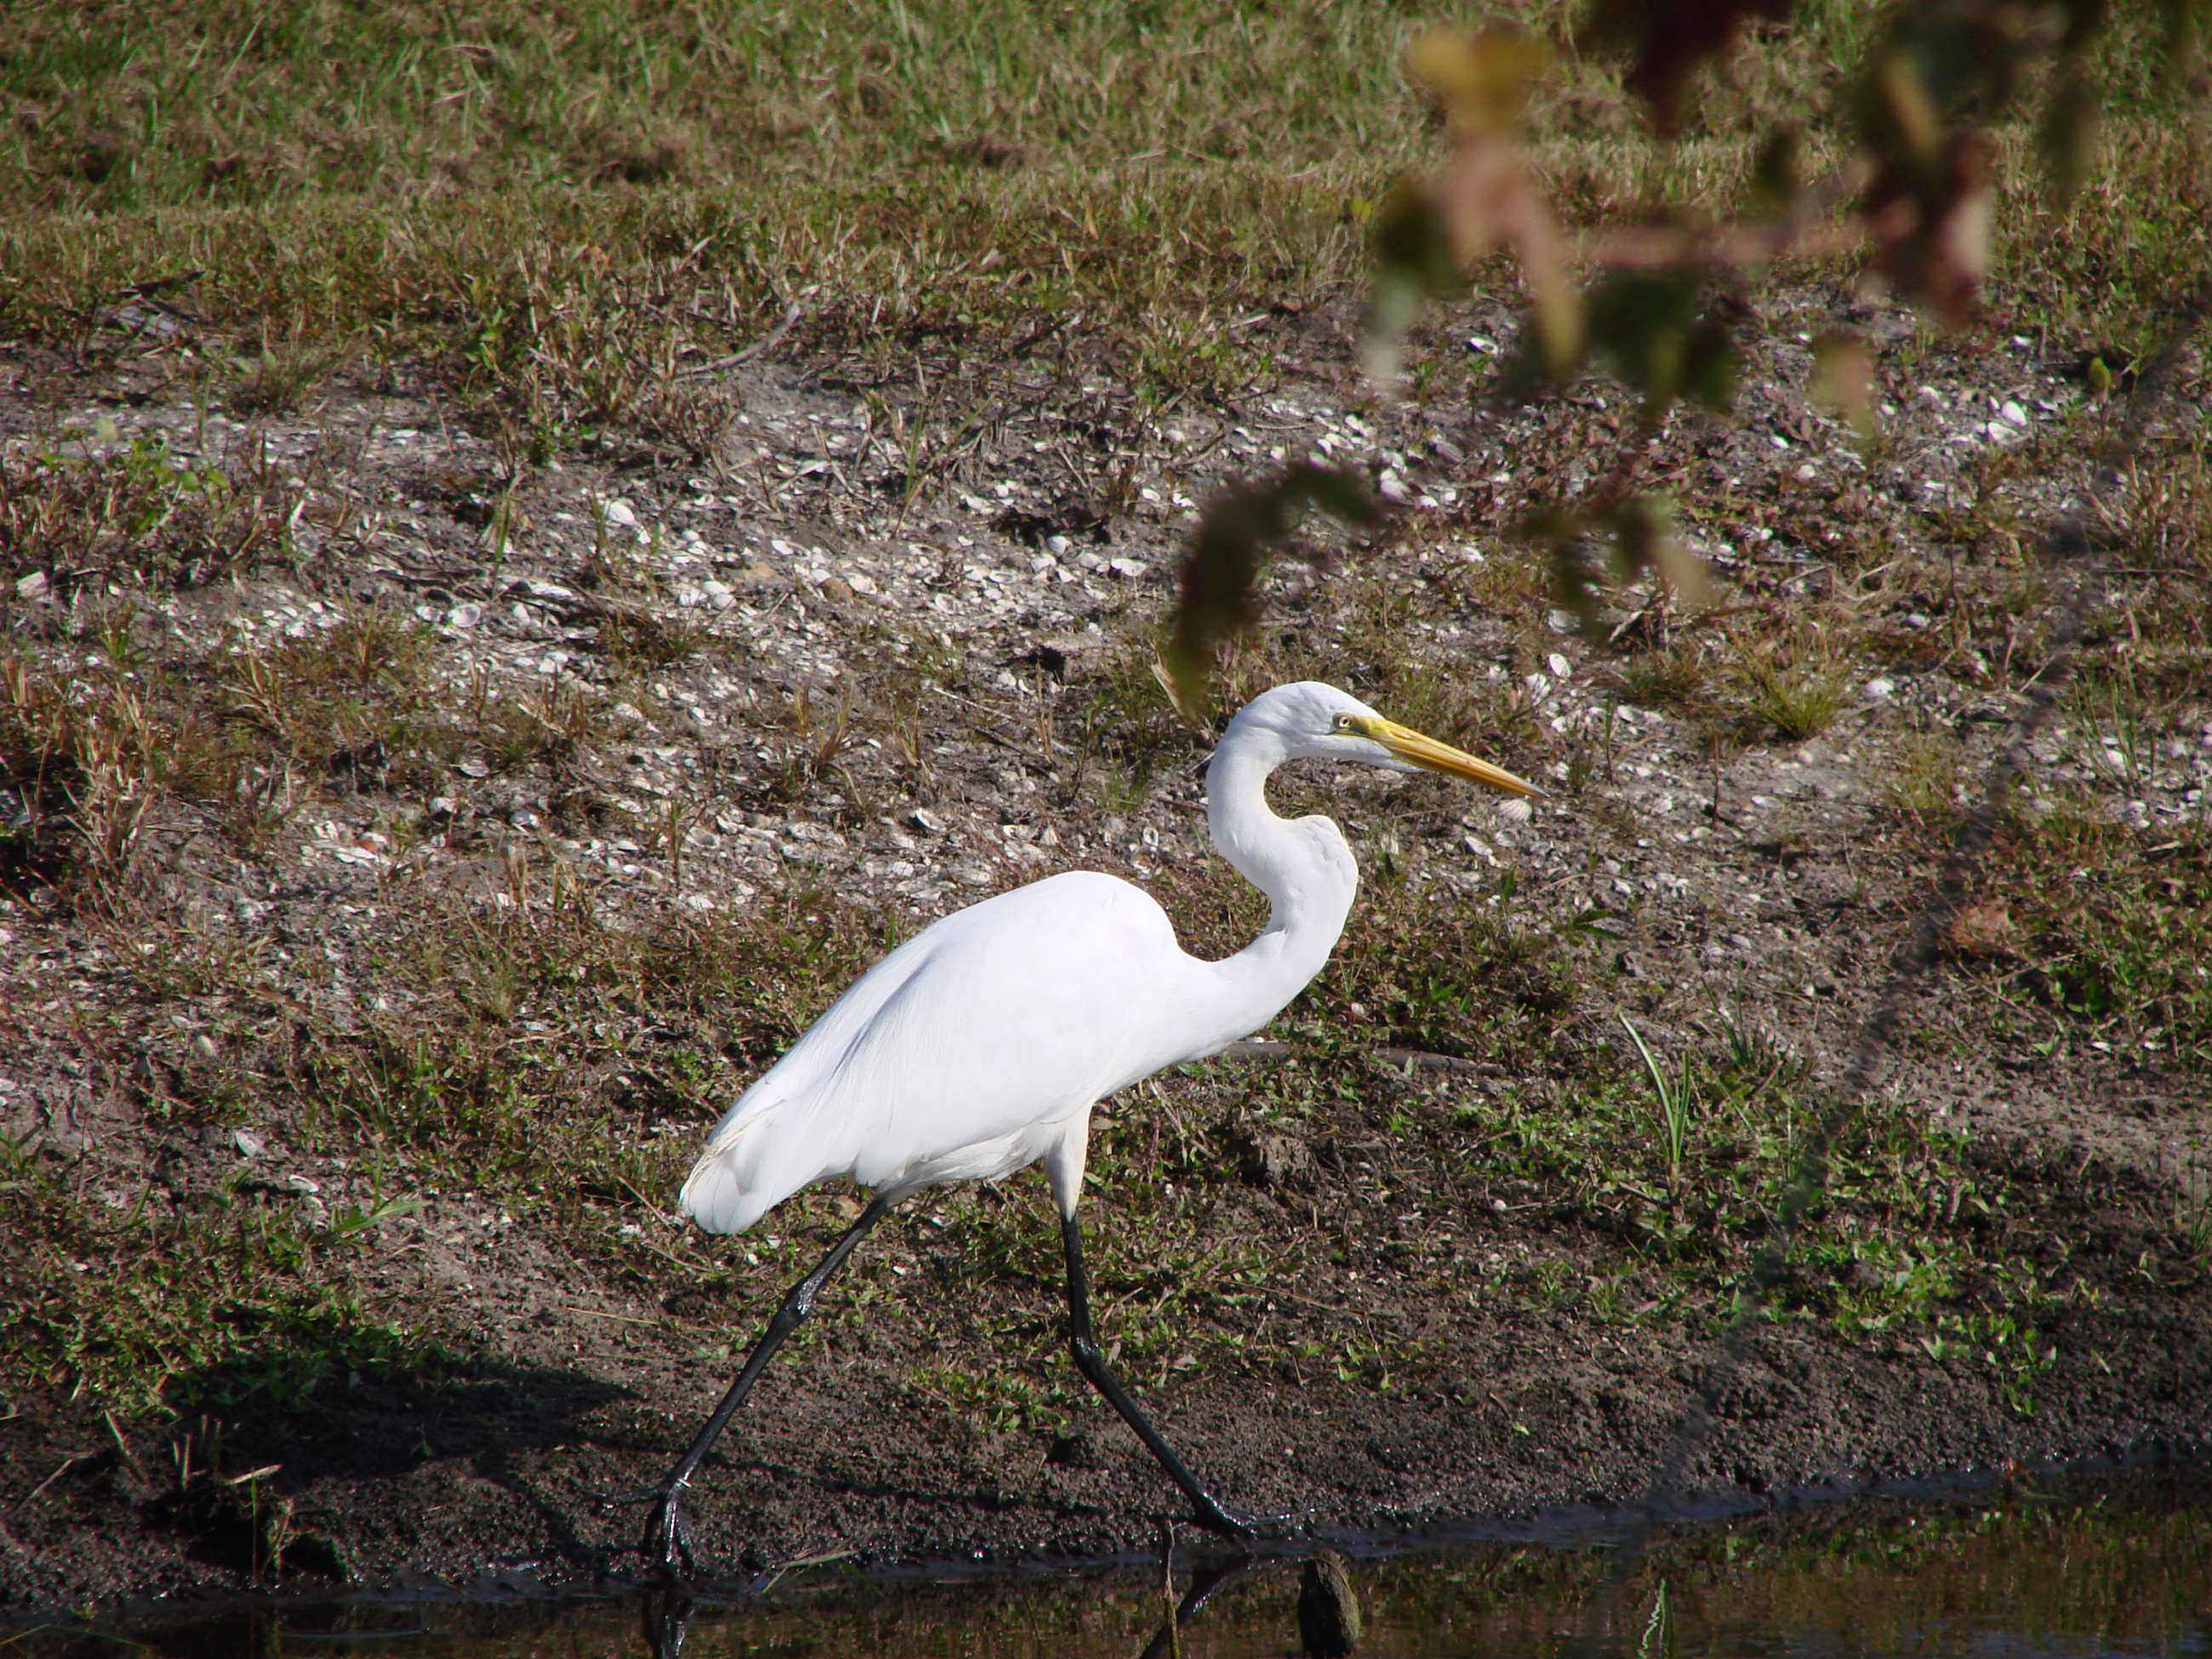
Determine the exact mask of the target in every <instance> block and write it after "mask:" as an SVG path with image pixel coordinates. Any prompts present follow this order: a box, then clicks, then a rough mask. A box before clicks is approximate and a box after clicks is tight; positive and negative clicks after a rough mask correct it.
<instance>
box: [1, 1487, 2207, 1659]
mask: <svg viewBox="0 0 2212 1659" xmlns="http://www.w3.org/2000/svg"><path fill="white" fill-rule="evenodd" d="M2207 1490H2208V1489H2207V1486H2206V1483H2205V1480H2204V1479H2203V1477H2198V1478H2197V1480H2189V1481H2184V1480H2179V1479H2177V1478H2175V1477H2172V1476H2167V1477H2161V1478H2157V1479H2144V1478H2137V1479H2136V1480H2131V1481H2129V1482H2126V1483H2122V1484H2118V1485H2109V1484H2108V1485H2105V1486H2071V1487H2069V1488H2066V1489H2064V1490H2063V1491H2060V1492H2052V1493H2045V1494H2042V1495H2038V1494H2034V1493H2015V1494H2011V1495H2008V1497H2007V1498H2005V1499H2004V1500H2003V1501H2002V1502H2001V1503H1998V1502H1993V1501H1987V1500H1984V1501H1982V1502H1971V1503H1970V1502H1952V1503H1949V1504H1940V1505H1938V1504H1855V1505H1850V1506H1848V1507H1846V1506H1837V1507H1832V1508H1828V1509H1824V1510H1805V1511H1800V1512H1798V1513H1797V1514H1796V1515H1795V1516H1762V1517H1759V1518H1756V1519H1753V1520H1744V1521H1738V1522H1732V1523H1729V1524H1728V1525H1725V1526H1711V1527H1704V1528H1696V1529H1692V1530H1684V1531H1680V1532H1678V1533H1676V1534H1672V1535H1669V1536H1667V1537H1664V1538H1662V1540H1661V1541H1659V1542H1658V1543H1657V1545H1656V1547H1654V1548H1653V1549H1652V1551H1651V1552H1650V1554H1649V1555H1648V1556H1647V1557H1645V1558H1644V1559H1643V1560H1642V1561H1641V1562H1640V1563H1639V1564H1638V1566H1637V1568H1636V1570H1635V1571H1633V1572H1632V1574H1631V1575H1630V1576H1629V1577H1628V1578H1627V1580H1626V1583H1623V1584H1622V1585H1620V1587H1619V1589H1618V1591H1617V1592H1612V1590H1611V1586H1610V1580H1611V1578H1612V1576H1613V1574H1612V1562H1611V1558H1610V1557H1609V1555H1608V1554H1607V1553H1606V1551H1605V1550H1604V1549H1603V1548H1602V1547H1601V1540H1600V1539H1597V1538H1595V1537H1592V1536H1589V1535H1584V1536H1582V1537H1580V1538H1578V1539H1569V1540H1568V1541H1565V1542H1564V1543H1557V1542H1547V1543H1541V1544H1540V1543H1533V1542H1518V1543H1500V1542H1488V1543H1468V1544H1463V1545H1461V1546H1458V1547H1450V1548H1444V1547H1435V1548H1428V1549H1424V1550H1421V1551H1419V1552H1410V1551H1407V1552H1401V1553H1395V1554H1377V1553H1374V1552H1373V1551H1368V1552H1364V1553H1363V1552H1358V1551H1354V1552H1350V1555H1351V1559H1350V1560H1349V1561H1348V1562H1345V1563H1340V1564H1339V1565H1338V1566H1337V1567H1335V1568H1334V1569H1330V1568H1327V1567H1324V1566H1323V1565H1321V1564H1320V1563H1319V1562H1318V1561H1311V1562H1310V1561H1306V1560H1301V1559H1261V1560H1259V1561H1242V1560H1235V1559H1227V1560H1221V1559H1216V1560H1210V1561H1200V1562H1197V1563H1195V1564H1193V1563H1187V1562H1185V1561H1183V1560H1182V1559H1180V1558H1178V1559H1176V1561H1175V1563H1174V1564H1173V1571H1172V1576H1171V1577H1163V1574H1162V1571H1161V1568H1160V1566H1159V1565H1158V1564H1155V1565H1152V1566H1151V1567H1149V1568H1146V1569H1143V1570H1136V1569H1123V1570H1118V1571H1081V1572H1054V1573H1050V1574H1047V1573H1043V1572H1039V1573H1036V1574H1035V1575H1032V1576H1030V1577H1025V1578H1012V1579H1010V1578H1005V1577H1001V1578H996V1579H988V1578H979V1577H972V1576H954V1577H945V1578H942V1579H936V1580H933V1579H929V1578H927V1577H920V1576H916V1577H910V1578H908V1579H904V1580H901V1581H897V1582H892V1583H885V1582H883V1581H880V1580H878V1581H867V1580H862V1579H860V1578H857V1577H851V1576H843V1577H841V1576H839V1575H837V1574H836V1573H835V1572H821V1573H817V1576H816V1577H812V1578H811V1579H808V1580H805V1581H803V1582H799V1581H794V1580H792V1579H787V1580H785V1581H783V1582H782V1583H779V1584H777V1585H776V1586H775V1589H773V1590H772V1591H770V1592H769V1594H767V1595H764V1596H758V1597H753V1598H748V1599H739V1600H729V1601H715V1600H714V1599H713V1598H711V1597H704V1596H702V1597H700V1598H698V1599H696V1600H693V1599H689V1598H685V1597H682V1596H675V1595H670V1594H668V1593H666V1592H654V1593H653V1594H651V1595H645V1596H641V1597H637V1598H633V1599H631V1600H629V1601H621V1602H610V1601H594V1602H588V1603H581V1604H579V1603H574V1602H568V1603H556V1602H550V1601H527V1602H516V1601H510V1602H509V1603H508V1604H507V1605H503V1606H492V1605H486V1604H483V1603H481V1602H469V1601H414V1602H411V1603H404V1604H396V1603H394V1602H392V1601H349V1602H342V1603H336V1604H325V1605H324V1606H320V1607H309V1606H302V1605H297V1604H294V1605H282V1606H277V1607H268V1606H261V1607H237V1608H232V1609H229V1610H226V1611H224V1612H222V1613H219V1614H215V1615H210V1616H204V1617H201V1618H198V1619H197V1620H188V1621H171V1622H167V1623H147V1624H143V1625H139V1626H135V1627H132V1628H130V1629H128V1630H125V1631H115V1630H112V1629H111V1630H98V1631H96V1630H94V1629H93V1628H90V1627H88V1626H75V1627H73V1628H70V1629H68V1630H59V1629H53V1628H48V1629H46V1630H42V1631H39V1632H23V1631H20V1630H18V1631H13V1632H9V1631H6V1630H0V1652H4V1655H5V1656H6V1659H17V1656H23V1659H32V1656H37V1659H47V1656H62V1655H67V1656H70V1659H75V1656H77V1655H80V1654H84V1655H89V1654H94V1653H100V1654H115V1653H118V1652H120V1651H126V1650H129V1649H126V1648H123V1647H118V1645H117V1640H118V1638H124V1639H127V1641H128V1643H129V1644H131V1647H132V1648H136V1649H137V1650H139V1651H147V1650H151V1651H154V1652H159V1653H165V1654H174V1655H178V1656H193V1659H200V1656H213V1655H222V1656H226V1659H228V1656H232V1655H269V1656H278V1655H284V1656H298V1655H302V1654H338V1653H369V1654H376V1655H386V1654H389V1655H392V1656H395V1659H420V1656H431V1655H436V1656H452V1659H524V1656H530V1659H537V1656H548V1655H556V1654H557V1655H563V1656H570V1655H593V1656H596V1655H621V1656H625V1659H630V1656H639V1655H665V1656H671V1659H674V1656H681V1659H735V1656H739V1655H746V1656H759V1655H774V1656H783V1659H805V1656H817V1655H818V1656H825V1659H826V1656H830V1655H838V1656H843V1655H856V1654H866V1655H882V1656H885V1659H924V1656H927V1659H966V1656H973V1659H1015V1656H1018V1655H1027V1654H1054V1655H1066V1656H1074V1659H1109V1656H1110V1659H1130V1656H1139V1659H1169V1656H1191V1659H1198V1656H1207V1659H1259V1656H1268V1659H1282V1656H1285V1655H1295V1654H1299V1653H1306V1652H1314V1653H1320V1652H1329V1653H1333V1654H1337V1655H1341V1654H1342V1653H1343V1652H1344V1651H1346V1650H1345V1649H1344V1648H1343V1647H1342V1646H1337V1647H1330V1646H1328V1645H1327V1644H1328V1642H1330V1641H1331V1640H1332V1639H1340V1638H1342V1637H1343V1636H1344V1634H1345V1632H1343V1631H1341V1630H1340V1631H1338V1632H1336V1633H1335V1636H1334V1638H1333V1637H1332V1635H1331V1632H1329V1630H1328V1628H1327V1625H1328V1620H1327V1618H1326V1615H1325V1613H1324V1612H1323V1610H1322V1609H1321V1608H1319V1607H1317V1606H1316V1601H1315V1599H1314V1598H1315V1596H1316V1595H1317V1594H1323V1595H1325V1594H1326V1586H1327V1583H1328V1579H1329V1577H1331V1574H1332V1572H1334V1573H1335V1574H1338V1575H1340V1576H1341V1578H1342V1583H1341V1584H1340V1587H1339V1588H1340V1590H1349V1592H1350V1594H1351V1599H1352V1601H1356V1602H1357V1603H1358V1605H1359V1607H1360V1609H1361V1613H1362V1614H1363V1615H1364V1616H1363V1618H1362V1619H1361V1620H1360V1626H1361V1628H1360V1629H1359V1631H1358V1636H1357V1642H1356V1647H1355V1648H1353V1649H1352V1651H1356V1652H1357V1654H1358V1655H1359V1656H1362V1659H1379V1656H1397V1659H1431V1656H1436V1659H1441V1656H1447V1655H1449V1656H1454V1659H1458V1656H1467V1655H1475V1654H1482V1655H1492V1654H1513V1655H1529V1656H1542V1659H1580V1656H1583V1655H1585V1654H1587V1655H1590V1656H1595V1659H1691V1656H1702V1655H1722V1654H1727V1655H1743V1654H1752V1655H1766V1654H1774V1655H1790V1656H1828V1655H1836V1656H1856V1655H1873V1654H1911V1655H1914V1656H1927V1659H1944V1656H1957V1659H1966V1656H1974V1659H1980V1656H1984V1655H1995V1654H2002V1655H2004V1656H2008V1659H2011V1656H2022V1659H2029V1656H2044V1655H2048V1656H2053V1659H2060V1656H2063V1659H2087V1656H2093V1655H2111V1656H2116V1659H2139V1656H2140V1659H2153V1656H2155V1659H2168V1656H2171V1659H2182V1656H2205V1655H2212V1616H2208V1613H2207V1611H2206V1610H2207V1608H2208V1607H2212V1498H2208V1495H2207ZM1316 1581H1318V1582H1319V1583H1321V1584H1322V1586H1323V1589H1322V1590H1320V1591H1316V1589H1315V1585H1316ZM1340 1623H1348V1621H1342V1620H1340Z"/></svg>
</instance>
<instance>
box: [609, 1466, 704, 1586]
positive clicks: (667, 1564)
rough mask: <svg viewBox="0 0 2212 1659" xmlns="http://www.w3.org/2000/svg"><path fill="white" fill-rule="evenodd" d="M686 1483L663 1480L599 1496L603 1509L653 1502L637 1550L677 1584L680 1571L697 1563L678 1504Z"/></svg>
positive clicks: (680, 1504)
mask: <svg viewBox="0 0 2212 1659" xmlns="http://www.w3.org/2000/svg"><path fill="white" fill-rule="evenodd" d="M690 1484H691V1483H690V1481H689V1480H666V1481H663V1482H662V1483H661V1484H660V1485H659V1486H643V1487H641V1488H639V1489H638V1490H637V1491H635V1492H609V1493H605V1494H603V1495H602V1496H601V1497H600V1498H599V1503H600V1505H601V1507H603V1508H606V1509H613V1508H615V1507H617V1505H621V1504H652V1505H653V1511H652V1513H651V1514H649V1515H648V1516H646V1521H645V1536H644V1537H643V1539H641V1541H639V1544H638V1547H637V1553H639V1554H640V1555H641V1556H643V1557H644V1558H645V1559H646V1562H647V1565H652V1566H657V1567H659V1569H660V1571H662V1572H663V1573H665V1574H666V1575H667V1576H668V1577H670V1578H671V1579H672V1580H674V1581H675V1582H677V1583H683V1582H684V1574H685V1573H686V1572H687V1571H690V1570H691V1569H692V1568H693V1567H695V1566H696V1562H697V1558H696V1554H695V1553H694V1552H693V1549H692V1544H691V1523H690V1522H689V1521H687V1520H686V1519H684V1506H683V1503H682V1498H683V1496H684V1492H685V1491H686V1490H687V1489H688V1488H689V1487H690Z"/></svg>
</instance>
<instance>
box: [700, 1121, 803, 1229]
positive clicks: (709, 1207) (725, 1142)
mask: <svg viewBox="0 0 2212 1659" xmlns="http://www.w3.org/2000/svg"><path fill="white" fill-rule="evenodd" d="M782 1105H783V1103H782V1102H781V1101H778V1102H776V1103H774V1104H772V1105H769V1106H768V1107H766V1108H763V1109H758V1110H755V1111H750V1112H748V1113H746V1114H745V1115H744V1116H742V1117H737V1118H734V1119H733V1121H730V1122H728V1123H726V1124H725V1125H724V1126H723V1127H722V1128H721V1129H720V1130H719V1131H718V1132H717V1133H715V1135H714V1139H711V1140H709V1141H708V1143H707V1150H706V1151H705V1152H702V1153H701V1154H700V1156H699V1161H698V1162H697V1163H696V1164H693V1165H692V1166H691V1173H690V1176H688V1177H687V1178H686V1179H685V1181H684V1191H683V1194H682V1196H681V1197H680V1198H679V1199H678V1203H679V1204H680V1205H681V1206H682V1208H683V1211H684V1214H686V1215H688V1216H690V1218H692V1219H693V1220H694V1221H696V1222H697V1223H698V1224H699V1225H700V1226H702V1227H703V1228H704V1229H705V1230H706V1231H708V1232H710V1233H741V1232H744V1231H745V1230H746V1229H747V1228H749V1227H750V1226H751V1225H753V1223H755V1222H756V1221H758V1220H759V1219H760V1218H762V1217H763V1216H764V1215H766V1214H767V1213H768V1212H769V1211H770V1210H772V1209H774V1208H775V1206H777V1205H779V1204H781V1203H782V1202H783V1200H785V1199H787V1198H788V1197H790V1196H791V1195H792V1194H793V1193H795V1192H797V1191H798V1190H799V1188H801V1187H804V1186H805V1184H806V1183H807V1182H809V1181H811V1180H812V1179H813V1178H814V1175H815V1173H816V1172H815V1171H813V1170H806V1171H804V1172H798V1171H791V1170H782V1169H779V1168H777V1167H775V1163H776V1160H775V1158H773V1156H772V1154H773V1152H775V1147H776V1145H777V1143H778V1139H779V1138H778V1137H777V1136H775V1135H763V1134H762V1133H759V1131H760V1130H761V1129H762V1128H763V1127H765V1126H766V1125H767V1124H768V1123H769V1122H770V1121H773V1120H774V1119H775V1117H776V1116H777V1115H778V1113H779V1109H781V1106H782Z"/></svg>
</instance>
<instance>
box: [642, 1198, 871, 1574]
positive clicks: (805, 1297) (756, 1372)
mask: <svg viewBox="0 0 2212 1659" xmlns="http://www.w3.org/2000/svg"><path fill="white" fill-rule="evenodd" d="M890 1207H891V1200H890V1199H888V1198H878V1199H876V1200H872V1202H871V1203H870V1204H869V1206H868V1207H867V1208H866V1209H865V1210H863V1211H861V1212H860V1219H859V1220H858V1221H855V1222H854V1224H853V1225H851V1226H850V1227H849V1228H848V1229H847V1230H846V1231H845V1236H844V1237H842V1238H841V1239H839V1240H838V1241H837V1242H836V1243H835V1244H832V1245H831V1246H830V1247H829V1254H828V1255H825V1256H823V1258H822V1261H821V1262H820V1263H819V1265H817V1267H815V1269H814V1271H813V1272H812V1273H809V1274H807V1275H806V1277H805V1278H804V1279H800V1280H799V1283H797V1284H796V1285H793V1286H792V1287H791V1291H790V1293H789V1294H788V1295H787V1296H786V1297H784V1298H783V1305H782V1306H781V1307H780V1308H778V1309H777V1310H775V1315H774V1316H773V1317H771V1318H770V1319H769V1322H768V1329H767V1330H766V1331H765V1332H763V1334H762V1335H761V1340H759V1341H758V1342H757V1343H756V1344H755V1345H754V1346H753V1351H752V1352H751V1353H750V1354H748V1355H746V1356H745V1363H744V1369H743V1370H740V1371H739V1372H738V1376H737V1380H736V1381H735V1382H733V1383H731V1384H730V1391H729V1392H728V1393H727V1394H726V1395H723V1396H722V1403H721V1404H720V1405H719V1406H717V1407H714V1415H713V1416H712V1417H710V1418H708V1419H707V1423H706V1426H705V1427H703V1428H702V1429H701V1430H700V1431H699V1433H698V1436H697V1437H696V1438H695V1439H694V1440H693V1441H692V1442H691V1444H690V1446H689V1447H688V1448H687V1449H685V1451H684V1455H683V1456H682V1457H680V1458H678V1460H677V1461H676V1467H675V1468H672V1469H671V1470H669V1472H668V1476H667V1478H666V1479H665V1480H663V1481H662V1482H661V1483H660V1484H659V1486H649V1487H647V1489H646V1490H645V1491H644V1492H637V1493H634V1494H632V1495H633V1496H634V1497H635V1498H638V1499H639V1500H641V1501H644V1500H648V1499H649V1500H653V1515H652V1517H651V1518H650V1519H649V1520H647V1522H646V1525H645V1541H644V1542H643V1543H642V1544H641V1546H640V1549H641V1553H643V1554H644V1556H645V1558H646V1559H647V1560H648V1561H655V1560H657V1561H659V1563H660V1565H662V1566H663V1567H664V1568H665V1569H666V1570H667V1571H669V1572H671V1573H673V1572H675V1571H677V1570H678V1555H679V1553H680V1554H681V1555H683V1556H685V1557H688V1556H689V1555H690V1553H691V1528H690V1525H689V1523H687V1522H685V1521H684V1513H683V1510H682V1508H681V1506H680V1504H679V1500H680V1499H681V1498H682V1497H683V1495H684V1489H685V1488H686V1487H688V1486H690V1484H691V1476H692V1474H694V1473H695V1472H696V1470H697V1468H698V1467H699V1465H700V1463H701V1462H702V1461H703V1460H704V1459H705V1457H706V1455H707V1454H708V1451H709V1450H711V1449H713V1447H714V1442H715V1441H716V1440H717V1439H719V1438H720V1436H721V1432H722V1431H723V1429H724V1428H725V1427H726V1426H727V1425H728V1424H729V1421H730V1419H731V1418H732V1417H734V1416H735V1415H737V1411H738V1407H740V1406H742V1405H744V1403H745V1396H746V1395H749V1394H750V1393H751V1392H752V1388H753V1384H754V1383H755V1382H757V1380H758V1379H759V1377H760V1374H761V1372H762V1371H763V1370H766V1369H767V1367H768V1362H769V1360H771V1359H773V1358H775V1351H776V1350H777V1349H778V1348H780V1347H781V1346H783V1341H784V1339H785V1338H786V1337H787V1336H789V1335H790V1334H792V1332H793V1331H794V1330H796V1329H797V1328H799V1322H800V1321H801V1320H803V1319H805V1317H806V1316H807V1315H809V1314H811V1313H812V1312H813V1311H814V1298H815V1297H817V1296H818V1295H820V1294H821V1291H822V1287H823V1285H825V1284H827V1283H828V1282H829V1275H830V1274H832V1273H836V1271H837V1269H838V1268H840V1267H842V1266H844V1264H845V1258H846V1257H847V1256H848V1255H852V1254H853V1247H854V1245H856V1244H858V1243H860V1241H861V1240H862V1239H863V1238H866V1237H867V1236H868V1233H869V1231H870V1230H871V1229H872V1228H873V1227H874V1226H875V1225H876V1223H878V1221H881V1220H882V1219H883V1218H884V1215H885V1214H887V1213H888V1212H890Z"/></svg>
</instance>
